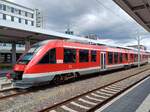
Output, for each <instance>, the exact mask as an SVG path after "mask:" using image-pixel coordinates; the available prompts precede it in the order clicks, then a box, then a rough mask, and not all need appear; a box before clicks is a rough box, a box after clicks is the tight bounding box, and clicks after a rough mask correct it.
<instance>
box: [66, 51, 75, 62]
mask: <svg viewBox="0 0 150 112" xmlns="http://www.w3.org/2000/svg"><path fill="white" fill-rule="evenodd" d="M75 62H76V50H75V49H67V48H65V49H64V63H75Z"/></svg>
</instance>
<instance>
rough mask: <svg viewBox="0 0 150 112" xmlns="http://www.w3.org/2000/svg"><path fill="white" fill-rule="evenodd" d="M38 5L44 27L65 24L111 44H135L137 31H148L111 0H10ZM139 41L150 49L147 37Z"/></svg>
mask: <svg viewBox="0 0 150 112" xmlns="http://www.w3.org/2000/svg"><path fill="white" fill-rule="evenodd" d="M9 1H13V2H16V3H19V4H21V5H25V6H27V7H30V8H33V9H34V8H37V9H40V10H41V11H42V13H43V16H44V28H46V29H50V30H54V31H58V32H62V33H64V32H65V30H66V28H67V26H68V25H69V26H70V28H71V29H72V30H73V31H74V33H75V34H76V35H88V34H96V35H99V36H100V37H101V39H104V40H102V42H105V43H107V44H111V45H132V44H137V41H136V37H137V33H136V31H139V32H140V33H142V34H143V33H144V34H145V33H147V32H146V31H145V30H144V29H143V28H142V27H141V26H140V25H139V24H138V23H136V22H135V21H134V20H133V19H132V18H131V17H130V16H128V15H127V14H126V13H125V12H124V11H123V10H121V8H120V7H119V6H117V5H116V4H115V3H114V2H113V1H112V0H99V2H98V0H9ZM142 38H143V39H142V41H141V43H142V44H143V45H145V46H147V47H148V49H150V38H148V35H144V36H142Z"/></svg>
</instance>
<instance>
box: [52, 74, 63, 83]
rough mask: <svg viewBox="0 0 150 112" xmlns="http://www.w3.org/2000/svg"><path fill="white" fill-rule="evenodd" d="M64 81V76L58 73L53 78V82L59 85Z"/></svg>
mask: <svg viewBox="0 0 150 112" xmlns="http://www.w3.org/2000/svg"><path fill="white" fill-rule="evenodd" d="M63 81H64V78H63V77H61V76H60V75H56V76H55V77H54V79H53V82H54V84H56V85H59V84H61V83H62V82H63Z"/></svg>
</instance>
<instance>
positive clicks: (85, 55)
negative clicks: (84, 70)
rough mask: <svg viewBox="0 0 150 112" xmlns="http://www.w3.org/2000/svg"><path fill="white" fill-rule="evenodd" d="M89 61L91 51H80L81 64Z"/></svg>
mask: <svg viewBox="0 0 150 112" xmlns="http://www.w3.org/2000/svg"><path fill="white" fill-rule="evenodd" d="M88 61H89V51H88V50H79V62H88Z"/></svg>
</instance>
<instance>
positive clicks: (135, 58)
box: [134, 54, 138, 62]
mask: <svg viewBox="0 0 150 112" xmlns="http://www.w3.org/2000/svg"><path fill="white" fill-rule="evenodd" d="M137 60H138V55H137V54H134V62H136V61H137Z"/></svg>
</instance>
